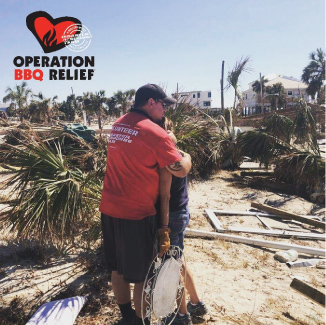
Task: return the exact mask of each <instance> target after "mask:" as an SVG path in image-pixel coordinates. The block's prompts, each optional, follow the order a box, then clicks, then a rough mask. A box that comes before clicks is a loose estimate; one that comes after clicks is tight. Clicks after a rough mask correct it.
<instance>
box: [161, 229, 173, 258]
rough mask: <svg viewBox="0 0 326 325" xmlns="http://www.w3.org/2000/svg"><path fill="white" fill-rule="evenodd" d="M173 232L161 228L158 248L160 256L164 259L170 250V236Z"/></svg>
mask: <svg viewBox="0 0 326 325" xmlns="http://www.w3.org/2000/svg"><path fill="white" fill-rule="evenodd" d="M170 232H171V229H170V228H160V229H159V230H158V247H159V252H158V256H159V257H162V256H163V254H164V253H166V252H167V251H168V250H169V249H170V236H169V233H170Z"/></svg>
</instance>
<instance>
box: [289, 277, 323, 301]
mask: <svg viewBox="0 0 326 325" xmlns="http://www.w3.org/2000/svg"><path fill="white" fill-rule="evenodd" d="M290 287H291V288H292V289H294V290H296V291H298V292H300V293H301V294H303V295H304V296H306V297H308V298H310V299H312V300H313V301H315V302H317V303H318V304H320V305H321V306H323V307H325V294H324V293H322V292H320V291H318V290H317V289H315V288H313V287H311V286H310V285H308V284H306V283H304V282H302V281H300V280H299V279H297V278H294V279H293V280H292V282H291V284H290Z"/></svg>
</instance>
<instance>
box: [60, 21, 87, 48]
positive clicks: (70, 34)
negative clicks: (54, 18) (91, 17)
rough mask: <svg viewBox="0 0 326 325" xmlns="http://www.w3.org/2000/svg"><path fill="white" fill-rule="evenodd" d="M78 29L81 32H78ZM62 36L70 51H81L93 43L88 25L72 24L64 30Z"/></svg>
mask: <svg viewBox="0 0 326 325" xmlns="http://www.w3.org/2000/svg"><path fill="white" fill-rule="evenodd" d="M76 31H79V33H76ZM62 38H63V41H64V42H65V45H66V47H67V48H68V49H69V50H70V51H73V52H81V51H84V50H86V49H87V48H88V46H89V44H91V40H92V34H91V32H90V31H89V29H88V28H87V27H86V26H83V25H81V24H72V25H70V26H69V27H68V28H67V29H66V30H65V31H64V33H63V35H62Z"/></svg>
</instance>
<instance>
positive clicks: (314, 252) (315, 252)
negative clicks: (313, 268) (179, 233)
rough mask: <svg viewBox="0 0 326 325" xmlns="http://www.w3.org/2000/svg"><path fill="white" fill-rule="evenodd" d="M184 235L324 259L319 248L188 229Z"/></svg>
mask: <svg viewBox="0 0 326 325" xmlns="http://www.w3.org/2000/svg"><path fill="white" fill-rule="evenodd" d="M186 235H190V236H195V237H204V238H205V237H207V238H212V237H213V238H220V239H224V240H225V241H231V242H235V243H243V244H249V245H254V246H260V247H271V248H277V249H295V250H296V251H297V252H298V253H304V254H310V255H316V256H324V257H326V251H325V249H321V248H314V247H308V246H301V245H294V244H286V243H278V242H275V241H268V240H261V239H254V238H247V237H242V236H235V235H227V234H221V233H218V232H212V231H203V230H195V229H190V228H186Z"/></svg>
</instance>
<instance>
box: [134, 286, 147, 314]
mask: <svg viewBox="0 0 326 325" xmlns="http://www.w3.org/2000/svg"><path fill="white" fill-rule="evenodd" d="M143 285H144V282H141V283H135V287H134V305H135V310H136V315H137V316H138V317H142V311H141V298H142V292H143ZM144 307H145V304H144ZM143 313H145V308H144V310H143Z"/></svg>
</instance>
